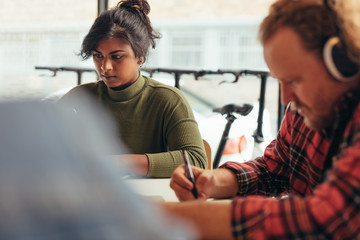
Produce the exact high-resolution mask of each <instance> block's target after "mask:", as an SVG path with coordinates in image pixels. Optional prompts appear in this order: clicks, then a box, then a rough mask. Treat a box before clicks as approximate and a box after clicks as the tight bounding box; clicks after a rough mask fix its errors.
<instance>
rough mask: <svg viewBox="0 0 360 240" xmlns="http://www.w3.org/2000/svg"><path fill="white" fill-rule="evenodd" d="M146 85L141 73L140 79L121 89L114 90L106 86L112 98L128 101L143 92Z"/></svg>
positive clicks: (118, 100)
mask: <svg viewBox="0 0 360 240" xmlns="http://www.w3.org/2000/svg"><path fill="white" fill-rule="evenodd" d="M144 86H145V78H144V77H143V76H142V75H141V74H139V77H138V79H137V80H136V81H135V82H134V83H133V84H131V85H130V86H129V87H127V88H125V89H121V90H113V89H111V88H109V87H106V89H107V92H108V96H109V98H110V99H111V100H113V101H116V102H122V101H128V100H130V99H132V98H134V97H136V96H137V95H138V94H140V93H141V92H142V90H143V89H144Z"/></svg>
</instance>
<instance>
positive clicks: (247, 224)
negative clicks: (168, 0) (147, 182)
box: [165, 0, 360, 239]
mask: <svg viewBox="0 0 360 240" xmlns="http://www.w3.org/2000/svg"><path fill="white" fill-rule="evenodd" d="M338 34H339V32H338V27H337V19H336V16H335V15H334V12H332V10H331V9H330V8H329V7H328V6H325V5H324V4H323V3H314V2H312V3H311V2H309V1H305V0H303V1H289V0H279V1H277V2H276V3H274V4H273V6H272V7H271V9H270V12H269V15H268V16H267V17H266V18H265V19H264V21H263V23H262V25H261V28H260V40H261V42H262V44H263V47H264V57H265V61H266V63H267V65H268V67H269V70H270V73H271V74H272V75H273V76H274V77H275V78H277V79H278V80H279V82H280V86H281V92H282V96H281V98H282V99H281V100H282V103H283V104H288V103H291V104H289V106H288V107H287V110H286V113H285V116H284V119H283V122H282V125H281V128H280V130H279V133H278V136H277V138H276V139H275V140H274V141H273V142H271V143H270V144H269V146H268V147H267V148H266V150H265V152H264V155H263V157H259V158H256V159H255V160H252V161H249V162H246V163H233V162H228V163H225V164H224V165H223V166H221V167H220V168H219V169H216V170H214V171H209V170H203V169H199V168H196V167H193V168H192V169H193V172H194V176H195V179H196V182H195V186H196V188H197V192H198V200H197V201H189V200H194V197H193V195H192V192H191V190H192V188H193V185H192V183H191V182H190V181H189V180H188V179H187V177H186V175H185V170H184V167H183V166H181V167H179V168H177V169H176V170H175V171H174V173H173V175H172V179H171V183H170V186H171V188H172V189H173V190H174V191H175V193H176V195H177V197H178V198H179V200H180V201H187V202H185V203H167V204H165V206H166V207H167V209H168V210H169V211H170V212H172V213H173V214H175V215H179V216H181V217H184V218H185V219H188V221H189V222H191V223H193V224H194V225H195V226H196V227H197V228H198V230H199V234H200V237H201V238H205V239H231V238H236V239H264V238H271V239H305V238H306V239H332V238H334V239H359V238H360V225H359V222H360V212H359V209H360V105H359V98H360V94H359V91H360V88H359V84H360V76H359V74H358V73H356V72H357V71H358V69H355V74H352V75H351V76H349V75H347V76H343V77H342V78H341V79H340V78H339V79H337V78H335V77H334V76H332V75H331V74H330V72H332V70H331V69H328V68H327V67H326V66H325V60H323V49H324V47H325V43H326V42H327V40H329V39H330V38H331V37H332V36H335V35H338ZM326 48H327V47H326ZM325 55H326V54H325ZM352 64H353V63H352ZM346 65H348V64H346ZM208 198H232V200H228V201H206V202H204V201H201V200H205V199H208Z"/></svg>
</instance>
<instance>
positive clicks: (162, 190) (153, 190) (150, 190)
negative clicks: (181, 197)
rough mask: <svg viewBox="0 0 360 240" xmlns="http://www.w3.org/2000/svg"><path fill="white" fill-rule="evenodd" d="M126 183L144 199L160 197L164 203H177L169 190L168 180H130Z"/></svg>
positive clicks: (172, 192) (173, 194)
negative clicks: (144, 197)
mask: <svg viewBox="0 0 360 240" xmlns="http://www.w3.org/2000/svg"><path fill="white" fill-rule="evenodd" d="M126 182H128V183H129V185H130V187H131V188H133V189H134V191H135V192H137V193H139V194H140V195H142V196H146V197H154V198H157V197H161V198H162V199H163V200H164V201H166V202H178V199H177V197H176V195H175V193H174V191H173V190H172V189H171V188H170V185H169V184H170V178H130V179H127V180H126Z"/></svg>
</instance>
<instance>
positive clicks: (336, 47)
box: [323, 36, 360, 82]
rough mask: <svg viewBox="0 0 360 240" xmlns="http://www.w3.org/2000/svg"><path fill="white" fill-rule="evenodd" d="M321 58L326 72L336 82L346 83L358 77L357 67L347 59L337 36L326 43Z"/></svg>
mask: <svg viewBox="0 0 360 240" xmlns="http://www.w3.org/2000/svg"><path fill="white" fill-rule="evenodd" d="M323 58H324V63H325V66H326V68H327V70H328V71H329V73H330V74H331V75H332V76H333V77H334V78H335V79H336V80H338V81H341V82H348V81H351V80H353V79H355V78H357V77H358V76H359V75H360V71H359V66H358V65H357V64H356V63H355V62H354V61H353V60H351V59H350V58H349V57H348V53H347V50H346V47H345V44H344V42H343V41H341V39H340V37H338V36H333V37H331V38H329V39H328V40H327V41H326V43H325V46H324V48H323Z"/></svg>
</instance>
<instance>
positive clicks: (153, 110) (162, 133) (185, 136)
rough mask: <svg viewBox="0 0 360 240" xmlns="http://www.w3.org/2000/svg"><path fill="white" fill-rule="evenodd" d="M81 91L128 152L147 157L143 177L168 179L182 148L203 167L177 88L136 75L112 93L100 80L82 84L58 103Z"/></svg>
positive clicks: (192, 125) (200, 148)
mask: <svg viewBox="0 0 360 240" xmlns="http://www.w3.org/2000/svg"><path fill="white" fill-rule="evenodd" d="M84 90H85V91H86V92H90V93H92V94H94V95H95V97H96V99H97V100H98V101H99V102H100V103H101V104H103V105H105V106H106V107H107V108H108V109H109V110H110V112H111V113H112V114H113V116H114V117H115V122H116V123H117V126H118V135H119V138H120V139H121V141H122V142H123V143H124V144H125V146H127V147H128V148H129V150H130V151H131V152H130V153H133V154H146V155H147V157H148V159H149V171H148V174H147V176H149V177H170V176H171V174H172V172H173V170H174V169H175V168H176V167H177V166H178V165H180V164H183V159H182V154H181V150H182V149H186V150H187V151H188V153H189V157H190V161H191V163H192V164H193V165H195V166H198V167H201V168H206V167H207V160H206V155H205V150H204V145H203V142H202V138H201V136H200V132H199V129H198V125H197V123H196V121H195V119H194V115H193V112H192V110H191V108H190V105H189V103H188V102H187V100H186V99H185V97H184V95H183V94H182V93H181V91H180V90H178V89H177V88H175V87H171V86H168V85H165V84H162V83H159V82H157V81H155V80H153V79H151V78H148V77H146V76H141V75H140V77H139V78H138V79H137V80H136V82H135V83H133V84H132V85H131V86H129V87H127V88H126V89H123V90H116V91H115V90H112V89H111V88H109V87H107V86H106V85H105V83H104V82H103V81H98V82H94V83H87V84H83V85H80V86H77V87H75V88H73V89H72V90H70V91H69V92H68V93H67V94H66V95H65V96H63V97H62V98H61V99H60V101H66V102H68V101H71V99H73V98H76V96H78V95H79V93H80V92H82V91H84ZM75 109H76V107H75Z"/></svg>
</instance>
